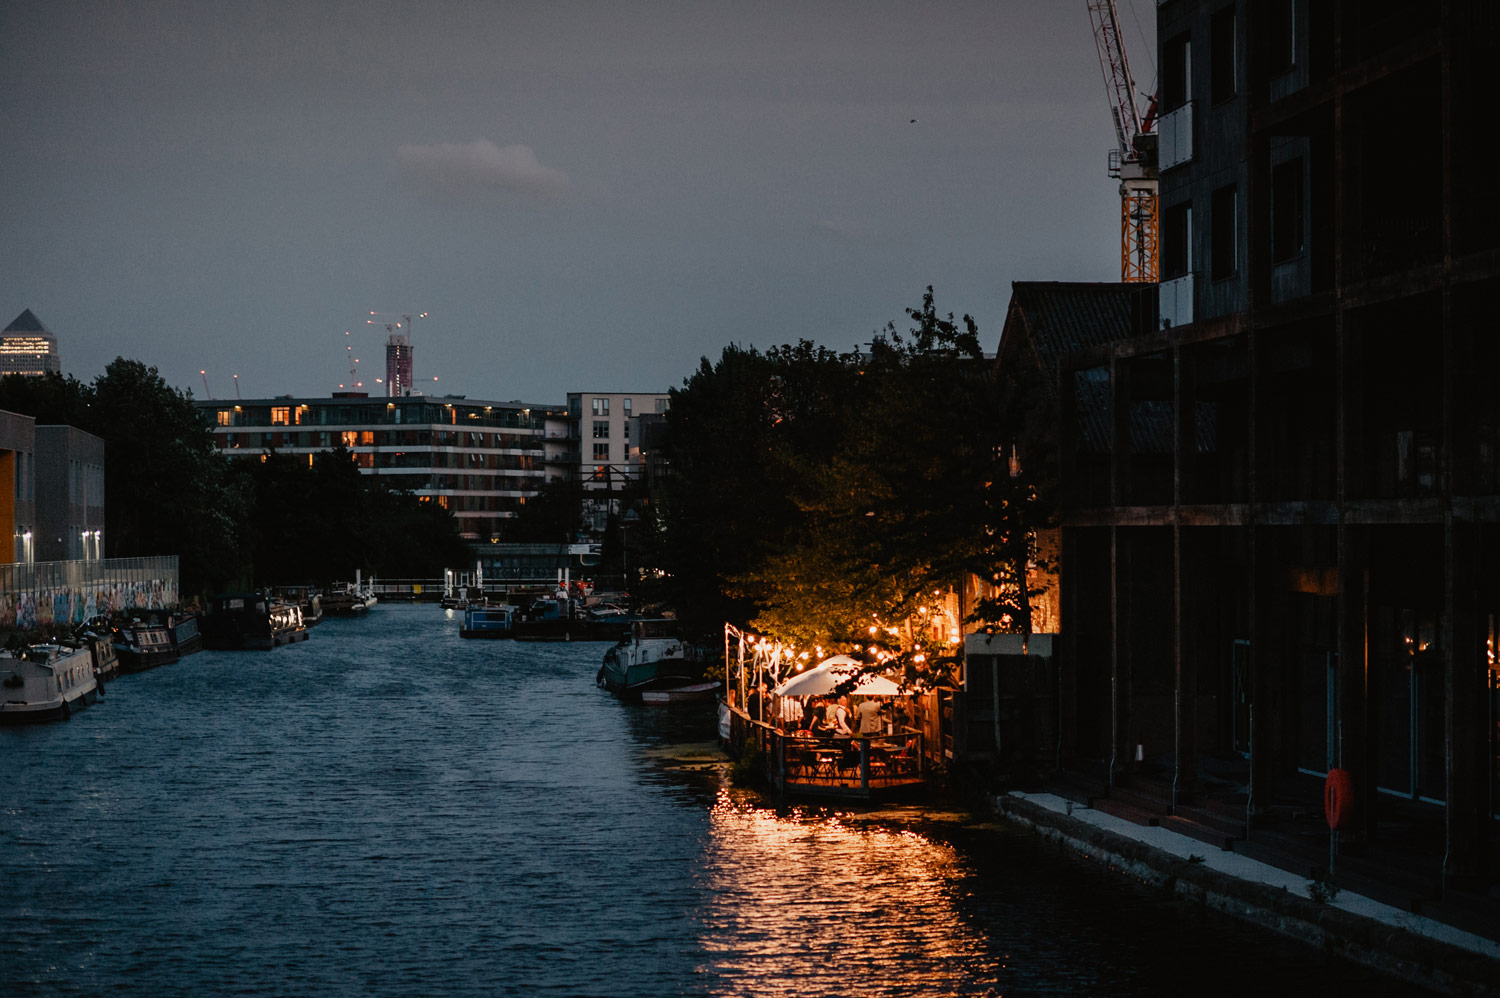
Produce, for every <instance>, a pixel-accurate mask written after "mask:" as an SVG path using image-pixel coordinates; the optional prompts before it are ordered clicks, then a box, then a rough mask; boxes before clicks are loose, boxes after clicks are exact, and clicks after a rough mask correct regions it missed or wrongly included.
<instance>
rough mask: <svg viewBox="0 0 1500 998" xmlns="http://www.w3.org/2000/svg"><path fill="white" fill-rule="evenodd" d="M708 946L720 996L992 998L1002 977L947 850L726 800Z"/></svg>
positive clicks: (714, 843)
mask: <svg viewBox="0 0 1500 998" xmlns="http://www.w3.org/2000/svg"><path fill="white" fill-rule="evenodd" d="M710 822H711V825H710V828H711V835H710V844H709V847H708V848H709V850H710V854H709V855H708V856H707V857H705V858H706V862H705V863H704V871H705V872H704V875H705V877H707V878H708V881H709V883H708V885H707V886H708V887H709V888H710V892H709V893H710V894H711V896H712V897H713V901H712V903H711V906H710V910H709V911H708V912H707V913H706V916H705V918H706V926H707V931H706V933H705V937H704V938H703V939H702V940H701V944H702V945H703V947H704V949H705V951H706V952H707V953H708V954H709V957H710V963H709V965H708V966H707V967H705V968H704V971H705V975H706V976H709V977H710V978H713V979H716V980H717V981H718V982H719V983H720V984H721V985H722V987H721V988H720V989H716V993H721V994H748V993H751V991H753V992H754V993H755V994H759V995H791V994H798V995H811V994H818V995H821V994H830V995H831V994H858V995H865V996H896V995H973V994H996V995H998V994H999V993H1000V992H999V991H998V990H996V989H997V988H998V984H999V975H1000V972H1001V969H1002V967H1001V965H1000V963H999V962H998V960H997V959H996V958H995V957H994V956H993V954H991V953H989V952H988V950H987V947H986V945H985V939H984V937H983V936H982V935H981V933H979V932H977V931H975V929H974V927H973V926H972V925H970V924H968V920H966V919H964V918H962V917H960V916H959V914H958V913H957V912H956V911H955V909H954V905H953V899H954V897H955V893H956V892H957V891H962V890H963V889H964V888H963V886H962V884H961V881H962V880H963V878H964V877H965V876H966V875H967V874H968V872H969V871H968V869H967V867H966V866H965V863H964V860H963V859H962V857H960V856H959V855H958V854H957V853H956V852H955V851H954V850H953V849H952V848H951V847H949V846H947V845H944V844H942V843H938V842H934V841H932V840H930V839H928V838H926V837H924V836H923V835H921V834H918V833H917V832H914V831H910V830H899V829H889V828H877V827H872V826H867V825H863V824H851V823H848V822H847V821H845V820H844V819H843V818H841V817H840V816H839V815H837V814H836V813H835V814H831V815H830V814H824V813H821V812H810V811H803V810H792V811H787V812H778V811H775V810H772V809H770V808H767V807H765V806H763V804H762V803H761V802H760V801H759V800H756V799H753V798H747V799H737V798H736V797H735V796H733V795H732V793H731V792H730V791H729V790H721V791H720V793H719V797H718V800H717V801H716V802H715V805H714V807H713V809H712V811H711V812H710Z"/></svg>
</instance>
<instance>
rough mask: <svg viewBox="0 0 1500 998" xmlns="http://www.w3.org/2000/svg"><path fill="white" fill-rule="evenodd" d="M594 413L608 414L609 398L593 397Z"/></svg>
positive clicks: (597, 414) (598, 414) (599, 414)
mask: <svg viewBox="0 0 1500 998" xmlns="http://www.w3.org/2000/svg"><path fill="white" fill-rule="evenodd" d="M594 415H596V416H608V415H609V399H594Z"/></svg>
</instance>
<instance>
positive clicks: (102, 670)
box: [73, 616, 120, 682]
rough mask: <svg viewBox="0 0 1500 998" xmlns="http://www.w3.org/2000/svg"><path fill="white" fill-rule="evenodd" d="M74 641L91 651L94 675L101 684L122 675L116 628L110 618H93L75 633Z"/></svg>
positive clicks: (80, 626) (79, 626)
mask: <svg viewBox="0 0 1500 998" xmlns="http://www.w3.org/2000/svg"><path fill="white" fill-rule="evenodd" d="M73 640H74V641H76V642H77V643H79V644H81V645H83V646H84V647H85V648H87V649H88V650H89V655H90V656H91V657H92V658H93V662H94V675H95V677H97V678H98V679H99V681H100V682H104V681H105V680H109V679H114V678H115V677H116V676H118V675H119V674H120V658H119V656H118V655H117V654H115V640H114V628H112V627H110V624H109V618H108V617H105V616H98V617H93V618H91V619H89V620H86V621H84V622H83V623H82V624H79V625H78V627H77V628H75V629H74V631H73Z"/></svg>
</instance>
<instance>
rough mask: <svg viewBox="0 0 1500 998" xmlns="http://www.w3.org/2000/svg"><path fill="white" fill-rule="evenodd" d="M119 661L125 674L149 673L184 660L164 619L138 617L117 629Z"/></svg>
mask: <svg viewBox="0 0 1500 998" xmlns="http://www.w3.org/2000/svg"><path fill="white" fill-rule="evenodd" d="M115 657H116V658H118V659H119V660H120V671H121V672H145V671H146V670H147V669H154V668H156V667H157V666H159V665H169V664H171V663H172V662H175V661H177V660H178V659H179V658H181V657H182V656H181V655H180V654H179V653H178V651H177V644H176V642H175V641H173V640H172V628H171V627H170V626H168V623H167V621H166V619H165V617H164V615H151V616H148V617H145V618H141V617H136V618H135V619H133V620H131V621H129V622H128V623H125V624H121V625H120V626H119V627H117V628H115Z"/></svg>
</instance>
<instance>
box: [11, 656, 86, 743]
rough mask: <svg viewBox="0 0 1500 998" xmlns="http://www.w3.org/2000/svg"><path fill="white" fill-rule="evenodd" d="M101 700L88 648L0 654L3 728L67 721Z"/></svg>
mask: <svg viewBox="0 0 1500 998" xmlns="http://www.w3.org/2000/svg"><path fill="white" fill-rule="evenodd" d="M98 698H99V681H98V678H97V677H96V676H95V675H94V658H93V653H92V652H90V651H89V649H88V648H87V647H82V648H70V647H68V646H66V645H56V644H43V645H32V646H31V647H29V648H23V649H21V650H20V651H19V652H16V653H12V652H9V651H5V652H0V724H26V723H30V722H34V721H57V720H67V719H68V717H69V716H71V715H72V714H73V712H74V711H79V710H82V709H83V708H85V707H87V706H88V705H89V704H91V703H93V702H94V701H95V700H97V699H98Z"/></svg>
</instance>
